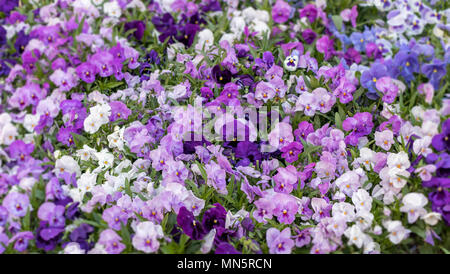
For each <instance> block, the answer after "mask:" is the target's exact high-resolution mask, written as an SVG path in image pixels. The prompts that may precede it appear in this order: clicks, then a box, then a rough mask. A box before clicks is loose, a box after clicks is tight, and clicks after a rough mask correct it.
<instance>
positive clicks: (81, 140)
mask: <svg viewBox="0 0 450 274" xmlns="http://www.w3.org/2000/svg"><path fill="white" fill-rule="evenodd" d="M71 134H72V137H73V142H74V143H75V146H76V147H77V148H82V147H83V145H85V144H88V143H89V140H88V139H87V138H86V137H84V136H83V135H80V134H76V133H74V132H72V133H71Z"/></svg>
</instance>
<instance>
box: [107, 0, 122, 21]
mask: <svg viewBox="0 0 450 274" xmlns="http://www.w3.org/2000/svg"><path fill="white" fill-rule="evenodd" d="M103 11H104V12H105V13H106V14H107V15H108V16H111V17H116V18H119V17H120V16H121V15H122V9H121V8H120V6H119V4H118V3H117V1H110V2H108V3H105V4H104V5H103Z"/></svg>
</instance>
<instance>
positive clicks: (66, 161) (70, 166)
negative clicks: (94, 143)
mask: <svg viewBox="0 0 450 274" xmlns="http://www.w3.org/2000/svg"><path fill="white" fill-rule="evenodd" d="M53 171H54V172H55V173H56V175H60V174H61V173H63V172H68V173H69V174H72V173H75V174H76V175H77V177H78V176H80V175H81V170H80V166H79V165H78V163H77V161H75V160H74V159H73V158H72V157H70V156H67V155H64V156H62V157H61V158H59V159H58V160H56V162H55V169H54V170H53Z"/></svg>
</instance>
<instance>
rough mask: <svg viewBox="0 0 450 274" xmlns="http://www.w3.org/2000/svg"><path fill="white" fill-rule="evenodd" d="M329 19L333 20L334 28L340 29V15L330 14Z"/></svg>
mask: <svg viewBox="0 0 450 274" xmlns="http://www.w3.org/2000/svg"><path fill="white" fill-rule="evenodd" d="M331 19H332V20H333V23H334V25H335V26H336V29H337V30H341V29H342V17H341V16H340V15H333V16H331Z"/></svg>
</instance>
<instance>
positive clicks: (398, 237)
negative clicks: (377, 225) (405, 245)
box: [384, 221, 411, 244]
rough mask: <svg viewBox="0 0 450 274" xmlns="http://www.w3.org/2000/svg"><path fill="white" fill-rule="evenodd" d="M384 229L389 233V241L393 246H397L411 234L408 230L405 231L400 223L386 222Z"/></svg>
mask: <svg viewBox="0 0 450 274" xmlns="http://www.w3.org/2000/svg"><path fill="white" fill-rule="evenodd" d="M384 227H385V228H386V229H387V230H388V231H389V240H390V241H391V242H392V243H393V244H399V243H400V242H401V241H403V240H404V239H406V238H407V237H408V235H409V233H410V232H411V231H410V230H409V229H405V228H404V227H403V225H402V223H401V222H400V221H387V222H385V224H384Z"/></svg>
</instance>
